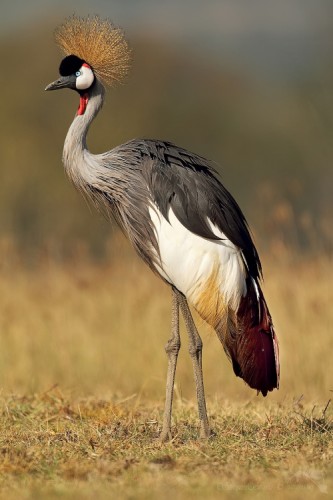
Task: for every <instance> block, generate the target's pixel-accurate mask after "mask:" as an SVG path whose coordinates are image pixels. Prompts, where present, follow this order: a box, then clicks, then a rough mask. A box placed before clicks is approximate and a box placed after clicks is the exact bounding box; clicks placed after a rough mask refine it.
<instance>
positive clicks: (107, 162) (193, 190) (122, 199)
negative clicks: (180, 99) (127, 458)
mask: <svg viewBox="0 0 333 500" xmlns="http://www.w3.org/2000/svg"><path fill="white" fill-rule="evenodd" d="M55 40H56V43H57V44H58V45H59V47H60V48H61V49H62V51H63V53H64V58H63V59H62V60H61V63H60V67H59V74H60V77H59V78H58V79H57V80H55V81H54V82H52V83H50V84H49V85H48V86H47V87H46V89H45V90H47V91H51V90H57V89H63V88H69V89H72V90H74V91H76V92H77V93H78V94H79V107H78V109H77V112H76V114H75V117H74V119H73V122H72V124H71V125H70V128H69V130H68V133H67V136H66V139H65V143H64V149H63V164H64V169H65V171H66V173H67V175H68V177H69V179H70V181H71V182H72V183H73V184H74V186H75V187H76V188H77V189H78V190H79V191H80V192H81V193H82V194H83V196H84V197H85V198H86V199H88V200H89V202H91V203H92V204H93V205H94V206H95V207H96V208H97V209H98V210H99V211H100V212H101V213H102V214H104V215H105V216H106V217H107V218H108V219H112V220H115V221H116V222H117V223H118V224H119V226H120V227H121V229H122V230H123V232H124V233H125V234H126V235H127V237H128V239H129V240H130V242H131V243H132V245H133V247H134V249H135V250H136V252H137V254H138V255H139V256H140V257H141V258H142V259H143V261H144V262H145V263H146V264H147V265H148V266H149V268H150V269H151V270H152V271H153V272H154V273H155V274H156V275H157V276H159V277H160V278H161V279H162V281H163V282H165V283H166V284H167V285H169V286H170V288H171V296H172V300H171V336H170V339H169V340H168V342H167V344H166V346H165V351H166V353H167V357H168V366H167V377H166V397H165V406H164V414H163V422H162V426H161V427H162V428H161V433H160V439H161V441H162V442H165V441H167V440H169V439H172V428H171V419H172V404H173V392H174V382H175V373H176V366H177V359H178V353H179V349H180V346H181V341H180V329H179V319H180V313H181V314H182V316H183V318H184V323H185V329H186V331H187V334H188V340H189V353H190V356H191V359H192V364H193V370H194V379H195V385H196V396H197V403H198V417H199V423H200V430H199V437H201V438H204V439H207V438H209V437H210V436H211V435H212V432H211V428H210V424H209V419H208V416H207V408H206V399H205V391H204V381H203V370H202V347H203V343H202V340H201V337H200V335H199V332H198V329H197V327H196V325H195V322H194V320H193V316H192V312H191V308H193V309H194V310H195V311H197V313H198V314H199V316H200V317H201V318H202V319H203V320H204V321H206V322H207V323H208V324H209V325H210V326H211V327H212V328H213V329H214V330H215V332H216V334H217V337H218V339H219V340H220V342H221V344H222V346H223V349H224V351H225V353H226V355H227V357H228V358H229V360H230V361H231V364H232V368H233V371H234V373H235V375H236V376H238V377H240V378H242V379H243V380H244V381H245V383H246V384H247V385H248V386H250V388H253V389H255V390H256V391H257V393H260V392H261V393H262V395H263V396H266V395H267V393H268V392H269V391H272V390H273V389H275V388H277V389H278V388H279V379H280V365H279V350H278V340H277V336H276V333H275V330H274V326H273V321H272V317H271V314H270V312H269V309H268V306H267V303H266V300H265V298H264V295H263V291H262V288H261V281H262V266H261V262H260V258H259V255H258V252H257V250H256V247H255V245H254V243H253V239H252V236H251V233H250V229H249V226H248V223H247V221H246V219H245V216H244V215H243V212H242V211H241V209H240V207H239V205H238V204H237V202H236V201H235V199H234V198H233V196H232V195H231V194H230V193H229V191H228V190H227V189H226V188H225V187H224V185H223V184H222V180H221V178H220V176H219V174H218V172H217V171H216V170H215V168H214V166H213V164H212V162H211V161H209V160H207V159H206V158H204V157H202V156H200V155H198V154H195V153H192V152H190V151H188V150H186V149H184V148H181V147H178V146H176V145H175V144H173V143H171V142H168V141H163V140H153V139H133V140H130V141H128V142H126V143H125V144H122V145H120V146H117V147H115V148H113V149H111V150H109V151H107V152H104V153H100V154H92V153H91V152H90V151H89V149H88V146H87V140H86V137H87V132H88V129H89V127H90V125H91V123H92V121H93V120H94V118H95V117H96V115H97V114H98V113H99V111H100V109H101V108H102V105H103V102H104V97H105V89H106V87H107V86H110V87H112V86H113V85H114V84H115V83H120V82H123V80H124V78H125V77H126V76H127V73H128V70H129V67H130V63H131V49H130V48H129V44H128V42H127V40H126V37H125V35H124V32H123V30H122V29H121V28H119V27H117V26H116V25H114V24H113V23H112V21H111V20H110V19H109V18H101V17H100V16H98V15H94V16H87V17H80V16H76V15H73V16H70V17H68V18H66V19H65V20H64V22H63V23H62V24H60V25H59V26H58V27H57V28H56V30H55Z"/></svg>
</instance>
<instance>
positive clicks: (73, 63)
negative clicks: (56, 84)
mask: <svg viewBox="0 0 333 500" xmlns="http://www.w3.org/2000/svg"><path fill="white" fill-rule="evenodd" d="M83 63H84V60H83V59H80V58H79V57H77V56H74V55H70V56H67V57H65V59H63V60H62V61H61V63H60V66H59V73H60V75H61V76H69V75H73V74H74V73H75V72H76V71H78V70H79V69H80V68H81V66H82V64H83Z"/></svg>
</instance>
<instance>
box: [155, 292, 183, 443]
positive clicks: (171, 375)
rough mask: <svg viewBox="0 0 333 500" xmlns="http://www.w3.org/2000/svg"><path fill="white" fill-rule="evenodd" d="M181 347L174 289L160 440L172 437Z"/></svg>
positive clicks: (177, 300) (176, 295)
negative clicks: (174, 396) (174, 397)
mask: <svg viewBox="0 0 333 500" xmlns="http://www.w3.org/2000/svg"><path fill="white" fill-rule="evenodd" d="M179 349H180V335H179V299H178V293H177V292H176V290H174V289H172V316H171V337H170V339H169V340H168V342H167V344H166V346H165V351H166V353H167V356H168V373H167V382H166V397H165V407H164V417H163V427H162V432H161V435H160V440H161V441H162V442H165V441H167V440H168V439H171V412H172V399H173V386H174V383H175V374H176V366H177V358H178V352H179Z"/></svg>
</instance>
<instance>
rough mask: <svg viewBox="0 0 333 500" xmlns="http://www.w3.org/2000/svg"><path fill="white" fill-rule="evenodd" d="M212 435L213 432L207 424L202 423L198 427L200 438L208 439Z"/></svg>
mask: <svg viewBox="0 0 333 500" xmlns="http://www.w3.org/2000/svg"><path fill="white" fill-rule="evenodd" d="M212 436H213V432H212V431H211V430H210V427H209V425H208V424H207V425H205V424H202V425H201V427H200V435H199V437H200V439H209V438H210V437H212Z"/></svg>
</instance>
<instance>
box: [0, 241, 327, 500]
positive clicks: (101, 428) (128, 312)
mask: <svg viewBox="0 0 333 500" xmlns="http://www.w3.org/2000/svg"><path fill="white" fill-rule="evenodd" d="M0 253H1V257H2V259H1V262H2V268H1V270H0V274H1V280H0V294H1V316H0V343H1V345H0V376H1V380H2V399H1V415H0V420H1V429H2V432H1V435H0V440H1V442H0V485H1V491H2V493H3V496H4V497H7V498H11V497H12V498H17V497H20V498H39V497H43V498H44V497H46V496H47V497H51V498H53V497H57V498H58V496H59V495H61V496H64V497H71V498H76V497H77V498H91V497H92V496H93V494H94V495H95V496H97V497H105V496H120V497H121V498H164V497H165V498H166V497H170V495H172V496H173V497H175V498H187V497H195V498H202V497H204V496H206V497H210V498H215V497H216V498H221V497H226V498H228V497H230V498H234V497H235V494H237V497H239V498H242V497H246V498H247V497H256V498H258V497H259V496H261V495H263V497H265V495H267V492H268V491H269V495H270V496H272V498H275V497H276V498H281V495H282V494H283V497H284V498H299V496H302V497H304V498H313V497H314V496H316V495H321V494H323V493H328V494H329V493H330V492H331V491H332V490H331V488H332V487H333V482H332V479H331V476H332V472H333V469H332V466H331V462H332V459H333V440H332V437H333V422H332V411H331V408H330V406H329V407H328V408H327V409H326V410H325V407H326V404H327V402H328V400H329V399H330V397H331V391H332V390H333V382H332V381H333V364H332V361H331V360H332V354H331V353H332V347H333V337H332V325H333V308H332V307H331V304H332V303H333V287H332V282H333V267H332V261H331V259H330V258H329V257H321V258H319V257H318V258H312V259H310V258H306V259H305V258H304V259H300V260H298V259H297V258H296V257H295V256H292V255H287V256H284V258H283V259H282V258H281V257H280V258H278V257H276V258H275V259H273V258H272V257H269V258H268V257H267V258H266V259H263V260H264V269H265V271H266V280H267V283H266V286H265V293H266V296H267V299H268V302H269V304H270V307H271V311H272V314H273V318H274V319H275V324H276V328H277V331H278V334H279V338H280V344H281V358H282V380H281V389H280V391H278V392H277V391H276V392H275V393H274V394H271V395H269V397H268V398H266V399H263V398H261V397H257V396H256V394H255V393H254V392H253V391H251V390H250V389H248V388H247V387H246V386H245V385H244V384H243V382H242V381H241V380H239V379H236V378H235V377H234V376H233V374H232V370H231V367H230V365H229V363H228V361H227V360H226V358H225V356H224V354H223V351H222V348H221V346H220V345H219V343H218V341H217V339H216V338H215V336H214V334H212V332H211V331H210V330H209V329H207V328H206V327H204V325H201V331H202V337H203V340H204V348H205V349H204V372H205V381H206V386H207V402H208V410H209V413H210V416H211V419H212V425H213V428H214V431H215V433H216V436H215V437H214V438H213V439H212V440H210V441H209V442H208V443H205V442H200V441H198V440H197V417H196V410H195V401H194V389H193V382H192V372H191V364H190V361H189V359H188V356H187V352H186V340H185V338H184V341H183V349H182V351H181V356H180V363H179V370H178V372H177V387H176V401H175V412H174V428H173V432H174V436H175V438H174V440H173V442H171V443H169V444H167V445H165V446H160V445H159V443H158V441H157V439H156V437H157V435H158V432H159V429H160V426H161V417H162V411H163V398H164V382H165V372H166V356H165V353H164V351H163V346H164V344H165V342H166V340H167V338H168V334H169V324H170V318H169V316H170V296H169V295H170V294H169V290H168V289H167V287H165V286H164V285H163V284H161V283H160V282H159V281H158V280H157V279H156V278H155V277H154V276H153V275H152V274H151V273H150V272H149V271H148V270H147V269H145V268H144V266H143V265H141V263H140V262H139V261H138V260H137V259H136V258H135V259H133V255H132V253H131V252H130V251H129V250H128V247H127V246H125V247H124V246H123V242H122V240H121V239H119V240H118V239H117V238H115V239H114V240H113V247H112V249H111V250H110V254H111V257H110V261H109V263H104V264H94V263H92V262H91V261H89V259H87V258H85V256H84V255H83V254H79V253H78V254H77V255H76V257H75V258H73V260H72V262H70V263H68V262H67V263H59V262H58V263H56V262H55V261H54V260H50V259H48V258H47V256H44V257H43V258H41V259H40V261H39V264H38V266H37V267H35V268H34V269H27V268H26V267H24V266H23V265H21V264H20V262H19V261H18V260H17V257H16V256H15V252H13V251H12V250H10V249H8V248H7V249H6V245H4V244H2V246H1V249H0ZM118 254H121V259H120V258H119V257H115V256H116V255H118ZM52 387H53V389H50V388H52ZM18 395H19V396H18ZM302 395H303V396H302Z"/></svg>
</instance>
